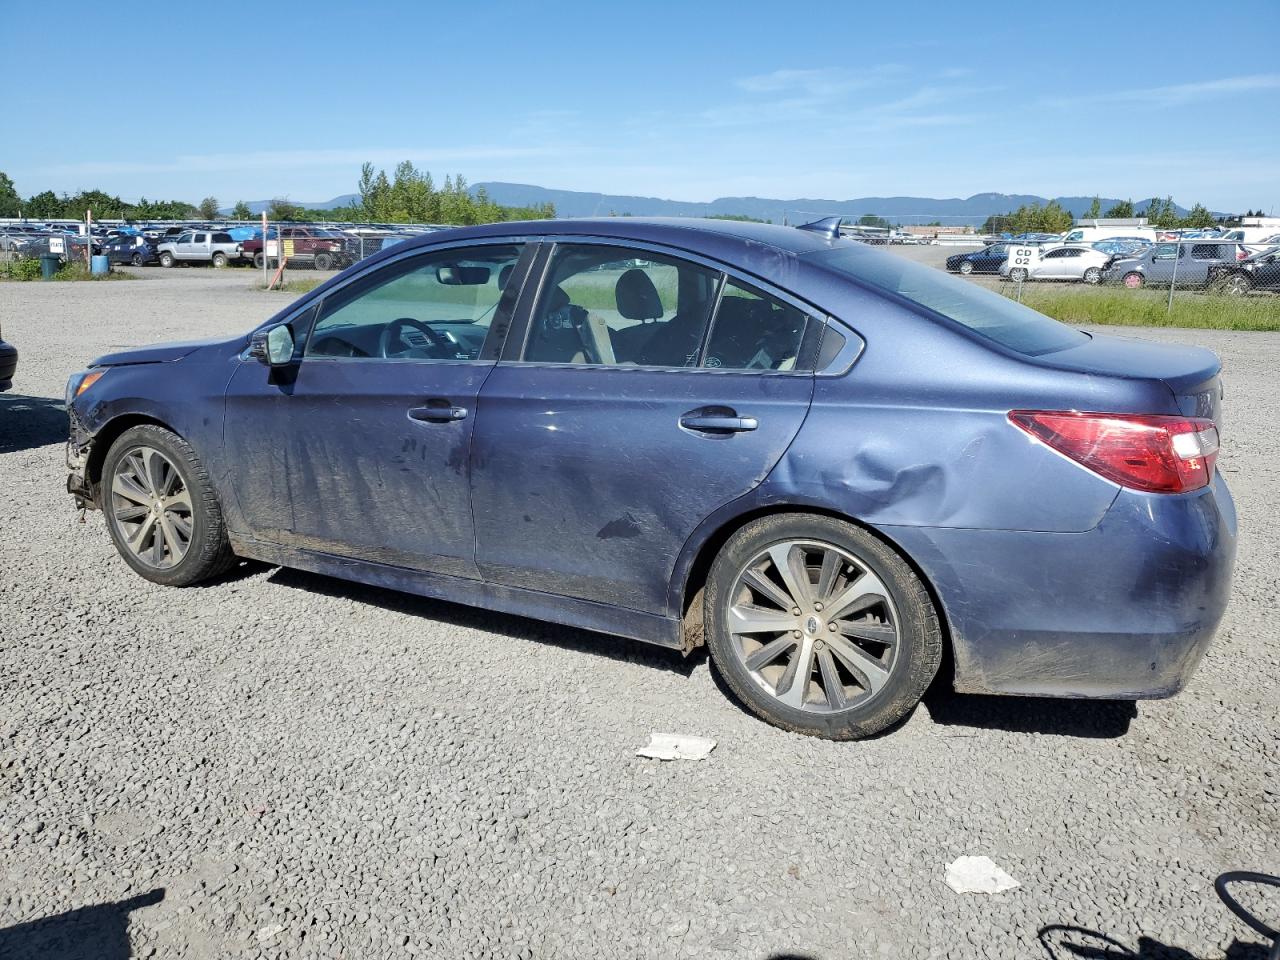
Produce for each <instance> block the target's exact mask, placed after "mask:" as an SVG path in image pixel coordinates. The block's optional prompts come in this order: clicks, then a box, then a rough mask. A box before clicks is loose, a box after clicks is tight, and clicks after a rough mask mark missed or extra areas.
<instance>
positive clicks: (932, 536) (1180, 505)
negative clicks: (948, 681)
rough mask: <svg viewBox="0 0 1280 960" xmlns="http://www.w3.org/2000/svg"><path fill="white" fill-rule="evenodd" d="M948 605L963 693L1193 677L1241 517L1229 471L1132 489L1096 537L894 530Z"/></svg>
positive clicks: (1079, 688) (1045, 690) (1173, 682)
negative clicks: (1187, 484)
mask: <svg viewBox="0 0 1280 960" xmlns="http://www.w3.org/2000/svg"><path fill="white" fill-rule="evenodd" d="M884 532H885V533H886V535H888V536H890V537H892V538H894V539H895V540H897V542H898V543H899V544H900V545H901V546H902V547H903V549H904V550H906V551H907V553H908V554H909V555H910V556H912V557H913V558H914V559H915V560H916V561H917V562H918V563H919V564H920V565H921V566H922V567H923V569H924V571H925V573H926V575H927V576H928V577H929V578H930V580H931V581H932V583H933V585H934V587H935V589H936V590H937V593H938V595H939V599H940V600H941V602H942V606H943V609H944V611H945V613H946V617H947V620H948V624H949V626H950V629H951V635H952V646H953V650H954V654H955V674H956V675H955V687H956V689H957V690H959V691H962V692H968V693H1004V694H1021V695H1030V696H1055V697H1100V698H1111V699H1144V698H1155V697H1169V696H1173V695H1174V694H1176V693H1177V692H1178V691H1179V690H1181V689H1182V688H1183V687H1184V686H1186V684H1187V682H1188V681H1189V680H1190V679H1191V677H1192V675H1193V674H1194V673H1195V671H1196V668H1197V667H1198V666H1199V665H1200V661H1201V659H1202V658H1203V656H1204V653H1205V650H1206V649H1207V648H1208V646H1209V643H1210V641H1211V640H1212V639H1213V635H1214V632H1215V631H1216V630H1217V627H1218V623H1219V621H1220V620H1221V619H1222V615H1223V613H1224V612H1225V610H1226V605H1227V599H1228V596H1229V594H1230V589H1231V573H1232V567H1233V565H1234V560H1235V549H1236V515H1235V506H1234V504H1233V503H1232V501H1231V494H1230V492H1229V491H1228V490H1227V487H1226V484H1225V483H1224V482H1223V480H1222V478H1221V476H1220V475H1219V476H1215V478H1214V482H1213V484H1212V485H1211V486H1209V487H1207V488H1205V489H1204V490H1200V491H1197V492H1196V493H1194V494H1187V495H1184V496H1160V495H1153V494H1140V493H1134V492H1131V491H1123V492H1121V494H1120V495H1119V497H1117V499H1116V502H1115V504H1114V505H1113V506H1112V508H1111V509H1110V510H1109V511H1108V512H1107V514H1106V515H1105V516H1104V517H1103V519H1102V521H1101V522H1100V523H1099V524H1098V526H1097V527H1095V528H1094V529H1093V530H1090V531H1088V532H1087V533H1065V534H1064V533H1029V532H1000V531H983V530H941V529H937V528H931V529H923V528H908V527H894V528H885V529H884Z"/></svg>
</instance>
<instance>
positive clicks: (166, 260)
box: [160, 250, 174, 267]
mask: <svg viewBox="0 0 1280 960" xmlns="http://www.w3.org/2000/svg"><path fill="white" fill-rule="evenodd" d="M173 264H174V259H173V254H172V253H170V252H169V251H168V250H166V251H165V252H164V253H162V254H160V266H162V267H172V266H173Z"/></svg>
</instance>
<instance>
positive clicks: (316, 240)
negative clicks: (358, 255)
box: [241, 227, 353, 270]
mask: <svg viewBox="0 0 1280 960" xmlns="http://www.w3.org/2000/svg"><path fill="white" fill-rule="evenodd" d="M279 237H280V242H281V244H282V245H283V247H284V250H283V252H284V256H285V259H286V260H288V261H289V262H290V263H293V264H298V265H305V264H310V265H311V266H313V267H315V268H316V269H317V270H332V269H333V268H334V267H344V266H346V265H347V264H348V263H350V262H351V261H352V259H353V258H352V257H351V255H350V253H349V251H348V250H347V245H346V244H345V243H344V239H345V238H344V237H343V236H342V235H341V234H339V233H335V232H334V231H332V230H325V229H324V228H323V227H281V228H280V230H279ZM241 247H242V248H243V250H244V256H246V257H253V265H254V266H255V267H259V268H260V267H261V266H262V264H263V262H264V261H265V260H266V259H267V257H266V254H265V253H264V252H263V248H262V240H261V239H260V238H259V239H257V240H245V241H244V242H243V243H242V244H241ZM271 265H272V266H273V267H274V266H275V265H276V258H275V257H274V256H273V257H271Z"/></svg>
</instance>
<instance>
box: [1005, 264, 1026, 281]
mask: <svg viewBox="0 0 1280 960" xmlns="http://www.w3.org/2000/svg"><path fill="white" fill-rule="evenodd" d="M1009 279H1010V280H1012V281H1013V282H1014V283H1023V282H1025V281H1026V280H1027V279H1028V274H1027V271H1026V268H1025V267H1014V268H1013V269H1012V270H1010V271H1009Z"/></svg>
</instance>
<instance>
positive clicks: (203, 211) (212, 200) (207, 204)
mask: <svg viewBox="0 0 1280 960" xmlns="http://www.w3.org/2000/svg"><path fill="white" fill-rule="evenodd" d="M196 210H197V211H199V213H200V216H201V217H202V218H203V219H205V220H216V219H217V218H218V198H217V197H205V198H204V199H203V200H201V201H200V202H199V203H198V204H196Z"/></svg>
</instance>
